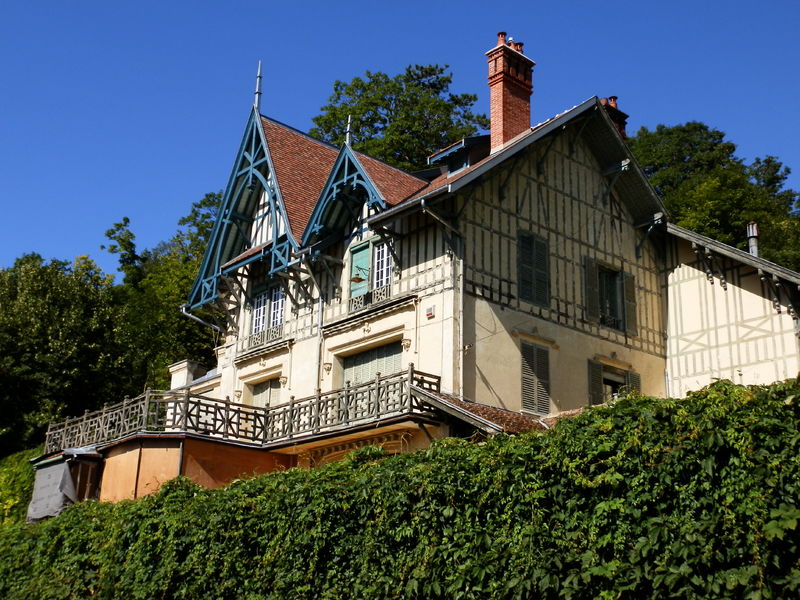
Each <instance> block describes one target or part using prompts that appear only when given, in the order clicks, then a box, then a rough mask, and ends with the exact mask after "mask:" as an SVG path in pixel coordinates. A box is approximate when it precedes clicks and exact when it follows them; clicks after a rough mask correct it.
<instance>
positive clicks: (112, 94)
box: [0, 0, 800, 272]
mask: <svg viewBox="0 0 800 600" xmlns="http://www.w3.org/2000/svg"><path fill="white" fill-rule="evenodd" d="M498 31H508V33H509V35H511V36H513V37H514V38H515V39H516V40H518V41H522V42H524V43H525V54H526V55H528V56H530V57H531V58H532V59H533V60H535V61H536V63H537V66H536V68H535V71H534V95H533V100H532V106H533V109H532V112H533V114H532V120H533V122H534V123H536V122H539V121H542V120H544V119H546V118H548V117H550V116H552V115H553V114H556V113H558V112H561V111H562V110H564V109H566V108H568V107H571V106H573V105H575V104H578V103H579V102H581V101H583V100H585V99H586V98H588V97H590V96H593V95H598V96H609V95H617V96H619V103H620V105H619V106H620V108H621V109H622V110H624V111H625V112H627V113H628V114H630V120H629V132H635V131H636V130H637V129H638V128H639V127H640V126H642V125H645V126H647V127H650V128H653V127H655V126H656V125H657V124H659V123H664V124H667V125H675V124H678V123H683V122H686V121H689V120H700V121H704V122H706V123H708V124H709V125H711V126H713V127H717V128H719V129H721V130H723V131H725V132H726V133H727V134H728V138H729V139H730V140H731V141H733V142H735V143H736V144H737V146H738V153H739V154H740V155H741V156H743V157H744V158H746V159H747V160H751V159H752V158H753V157H755V156H764V155H766V154H772V155H775V156H777V157H778V158H779V159H780V160H782V161H783V162H784V164H786V165H788V166H789V167H791V168H792V169H793V170H794V173H793V174H792V176H791V179H790V187H793V188H795V189H800V144H798V139H799V138H800V111H799V110H798V98H800V78H799V77H798V71H799V69H798V62H800V60H799V59H800V50H799V48H800V45H799V44H798V41H797V35H798V34H797V32H798V31H800V3H798V2H796V1H794V0H775V1H770V0H768V1H767V2H764V3H762V4H761V5H759V7H758V8H756V5H755V4H754V3H752V2H742V1H739V0H728V1H716V0H714V1H702V0H694V1H692V2H689V1H684V0H675V1H672V2H647V1H645V2H638V3H633V2H619V3H613V2H606V3H598V2H584V1H579V2H547V3H543V2H535V1H530V0H527V1H519V2H507V3H506V2H504V3H499V2H496V1H495V0H485V1H476V0H461V1H459V2H452V1H448V2H438V1H436V0H432V1H429V2H421V1H418V0H406V1H405V2H379V1H373V2H362V1H354V2H347V1H341V2H321V1H308V2H301V1H296V2H264V1H262V2H255V1H250V0H231V1H230V2H219V1H206V0H196V1H193V2H184V1H178V0H175V1H171V2H164V1H159V2H153V1H150V0H143V1H137V2H129V3H123V2H108V1H105V2H98V1H94V0H91V1H89V0H75V1H73V2H63V0H62V1H56V0H40V1H39V2H30V1H29V0H6V1H5V2H3V3H2V6H0V205H1V206H2V216H1V217H0V267H7V266H10V265H11V264H12V263H13V261H14V259H15V258H17V257H18V256H20V255H22V254H24V253H26V252H39V253H40V254H42V255H43V256H45V258H59V259H64V260H70V261H71V260H72V259H73V258H74V257H75V256H77V255H82V254H89V255H91V256H92V257H93V258H95V260H97V261H98V262H99V264H100V265H101V266H102V267H103V269H104V270H106V271H110V272H113V271H115V269H116V259H115V257H113V256H110V255H109V254H107V253H106V252H104V251H102V250H100V246H101V245H102V244H103V243H104V242H105V241H106V240H105V237H104V232H105V230H106V229H108V228H109V227H111V225H112V224H113V223H114V222H116V221H119V220H120V219H121V218H122V217H123V216H128V217H130V219H131V227H132V229H133V231H134V232H135V233H136V236H137V243H138V245H139V247H140V248H146V247H152V246H154V245H155V244H157V243H158V242H159V241H162V240H165V239H168V238H169V237H170V236H171V235H172V234H173V233H174V232H175V230H176V227H177V221H178V219H179V218H180V217H181V216H183V215H185V214H186V213H187V212H188V210H189V207H190V205H191V203H192V202H193V201H195V200H198V199H200V198H201V197H202V196H203V195H204V194H205V193H207V192H212V191H217V190H220V189H222V188H223V187H224V186H225V183H226V180H227V177H228V175H229V172H230V168H231V166H232V161H233V159H234V156H235V153H236V150H237V147H238V143H239V141H240V137H241V135H242V130H243V127H244V125H245V121H246V118H247V116H248V110H249V107H250V105H251V104H252V99H253V96H252V94H253V88H254V84H255V70H256V64H257V61H258V60H259V59H261V60H263V61H264V82H263V89H264V94H263V97H262V112H263V113H265V114H268V115H269V116H271V117H274V118H276V119H278V120H280V121H283V122H285V123H287V124H289V125H292V126H294V127H297V128H299V129H302V130H307V129H309V128H310V127H311V119H312V117H314V116H315V115H317V114H318V113H319V109H320V107H321V106H322V105H323V104H325V103H326V101H327V98H328V97H329V95H330V93H331V90H332V84H333V82H334V80H336V79H341V80H349V79H351V78H352V77H354V76H356V75H362V74H363V73H364V72H365V71H366V70H381V71H385V72H387V73H389V74H395V73H397V72H399V71H401V70H402V69H403V68H404V67H405V66H406V65H408V64H412V63H420V64H431V63H438V64H449V65H450V67H451V70H452V71H453V73H454V75H455V77H454V91H456V92H474V93H477V94H478V103H477V108H478V109H479V110H480V111H482V112H488V88H487V86H486V62H485V57H484V56H483V53H484V52H485V51H486V50H488V49H489V48H491V47H492V46H493V45H494V44H495V41H496V33H497V32H498Z"/></svg>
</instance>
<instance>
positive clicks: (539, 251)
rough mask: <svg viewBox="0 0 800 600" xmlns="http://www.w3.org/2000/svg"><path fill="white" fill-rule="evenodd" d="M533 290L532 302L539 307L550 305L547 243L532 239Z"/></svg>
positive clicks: (538, 238) (540, 239)
mask: <svg viewBox="0 0 800 600" xmlns="http://www.w3.org/2000/svg"><path fill="white" fill-rule="evenodd" d="M533 241H534V244H533V245H534V254H533V259H534V260H533V269H534V290H533V301H534V303H535V304H538V305H539V306H549V305H550V275H549V272H550V264H549V263H550V253H549V252H548V251H547V241H546V240H544V239H542V238H540V237H537V238H534V240H533Z"/></svg>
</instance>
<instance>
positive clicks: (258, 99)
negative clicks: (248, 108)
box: [253, 61, 261, 112]
mask: <svg viewBox="0 0 800 600" xmlns="http://www.w3.org/2000/svg"><path fill="white" fill-rule="evenodd" d="M253 106H255V108H256V110H257V111H258V112H261V61H258V74H257V75H256V97H255V100H254V101H253Z"/></svg>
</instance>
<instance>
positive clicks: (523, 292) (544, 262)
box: [517, 231, 550, 306]
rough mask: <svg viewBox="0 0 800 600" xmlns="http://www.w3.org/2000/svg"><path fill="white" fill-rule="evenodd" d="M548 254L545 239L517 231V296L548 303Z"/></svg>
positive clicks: (543, 303)
mask: <svg viewBox="0 0 800 600" xmlns="http://www.w3.org/2000/svg"><path fill="white" fill-rule="evenodd" d="M549 263H550V254H549V252H548V249H547V240H545V239H543V238H540V237H539V236H536V235H533V234H530V233H526V232H522V231H521V232H519V234H518V242H517V267H518V279H517V281H518V286H519V297H520V299H522V300H527V301H528V302H532V303H533V304H538V305H539V306H549V305H550V264H549Z"/></svg>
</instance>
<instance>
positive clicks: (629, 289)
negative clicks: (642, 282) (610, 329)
mask: <svg viewBox="0 0 800 600" xmlns="http://www.w3.org/2000/svg"><path fill="white" fill-rule="evenodd" d="M622 285H623V288H624V290H625V332H626V333H628V334H630V335H636V278H635V277H634V276H633V275H631V274H629V273H623V274H622Z"/></svg>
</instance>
